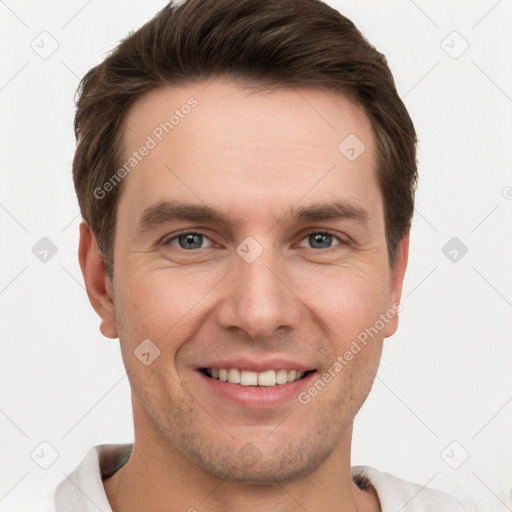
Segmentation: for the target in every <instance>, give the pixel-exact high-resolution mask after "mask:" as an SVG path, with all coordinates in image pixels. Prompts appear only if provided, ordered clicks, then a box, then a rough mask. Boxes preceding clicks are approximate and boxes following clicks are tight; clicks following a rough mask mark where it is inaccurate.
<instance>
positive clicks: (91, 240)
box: [78, 221, 118, 338]
mask: <svg viewBox="0 0 512 512" xmlns="http://www.w3.org/2000/svg"><path fill="white" fill-rule="evenodd" d="M78 260H79V262H80V268H81V269H82V275H83V276H84V281H85V288H86V290H87V295H88V297H89V301H90V303H91V305H92V307H93V308H94V310H95V311H96V313H98V315H99V316H100V318H101V323H100V331H101V333H102V334H103V336H106V337H107V338H117V337H118V333H117V327H116V320H115V318H116V317H115V306H114V299H113V292H112V285H111V282H110V279H109V277H108V275H107V272H106V270H105V264H104V262H103V258H102V257H101V253H100V251H99V249H98V245H97V243H96V238H95V236H94V234H93V232H92V231H91V228H90V227H89V225H88V224H87V222H85V221H82V222H81V223H80V244H79V248H78Z"/></svg>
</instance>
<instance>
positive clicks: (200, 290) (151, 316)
mask: <svg viewBox="0 0 512 512" xmlns="http://www.w3.org/2000/svg"><path fill="white" fill-rule="evenodd" d="M217 281H218V279H216V278H215V276H212V275H211V274H209V273H203V274H202V276H201V279H198V277H197V275H196V276H195V277H192V276H190V275H189V274H188V273H187V272H186V271H184V270H183V269H177V270H170V269H162V270H156V271H152V272H148V273H145V274H144V275H143V274H142V273H141V275H140V277H135V276H133V274H132V277H130V279H129V280H125V281H124V283H123V286H122V287H120V289H117V290H116V301H115V302H116V316H117V318H118V319H119V322H120V323H122V326H123V327H124V329H122V330H123V331H124V337H123V341H124V342H128V343H129V344H130V345H133V344H136V343H137V342H138V343H140V341H142V340H144V339H146V338H149V339H151V340H153V341H154V342H155V343H156V344H157V345H161V344H163V343H164V342H165V344H166V349H167V350H168V348H169V347H168V345H169V343H172V340H173V339H180V340H181V339H186V337H187V336H189V335H191V333H192V331H193V329H194V326H195V324H196V319H197V318H198V317H200V316H201V314H202V312H203V311H204V308H205V306H206V303H207V300H205V297H206V296H207V294H208V292H209V290H211V289H212V288H213V287H214V286H215V284H216V282H217ZM162 346H163V345H162Z"/></svg>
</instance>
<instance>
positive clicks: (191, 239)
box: [165, 231, 214, 250]
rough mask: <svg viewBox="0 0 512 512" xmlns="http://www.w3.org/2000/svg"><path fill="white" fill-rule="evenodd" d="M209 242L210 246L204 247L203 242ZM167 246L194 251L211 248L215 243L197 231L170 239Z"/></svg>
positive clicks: (166, 243)
mask: <svg viewBox="0 0 512 512" xmlns="http://www.w3.org/2000/svg"><path fill="white" fill-rule="evenodd" d="M205 241H207V242H208V244H209V245H206V246H203V242H205ZM165 245H175V246H176V245H177V246H178V247H180V248H181V249H185V250H193V249H204V248H205V247H210V246H212V245H214V244H213V242H212V241H211V240H210V239H209V238H208V237H207V236H206V235H204V234H203V233H197V232H195V231H189V232H187V233H181V234H179V235H175V236H173V237H172V238H169V240H167V242H165Z"/></svg>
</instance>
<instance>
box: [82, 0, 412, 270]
mask: <svg viewBox="0 0 512 512" xmlns="http://www.w3.org/2000/svg"><path fill="white" fill-rule="evenodd" d="M216 76H226V77H230V78H233V79H234V80H236V81H238V82H240V83H243V84H245V85H246V86H252V87H261V88H265V87H266V88H284V89H286V88H292V87H313V88H323V89H326V90H330V91H336V92H339V93H341V94H344V95H345V96H347V97H349V98H350V99H352V100H353V101H355V102H356V103H357V104H358V105H360V106H361V107H362V108H363V109H364V111H365V112H366V114H367V115H368V117H369V119H370V121H371V123H372V125H373V129H374V132H375V137H376V142H377V151H378V155H379V156H378V159H379V161H378V166H377V179H378V182H379V186H380V189H381V193H382V197H383V201H384V217H385V224H386V242H387V249H388V257H389V263H390V265H391V266H393V265H394V261H395V254H396V248H397V245H398V243H399V242H400V240H401V239H402V238H403V237H404V236H405V235H406V234H407V232H408V231H409V229H410V225H411V220H412V216H413V211H414V194H415V190H416V184H417V164H416V133H415V130H414V126H413V123H412V121H411V118H410V117H409V114H408V112H407V110H406V108H405V106H404V104H403V102H402V100H401V99H400V97H399V95H398V93H397V91H396V87H395V83H394V80H393V76H392V74H391V71H390V70H389V67H388V65H387V61H386V58H385V57H384V55H382V54H381V53H379V52H378V51H377V50H376V49H375V48H374V47H373V46H372V45H371V44H370V43H369V42H368V41H367V40H366V39H365V38H364V37H363V35H362V34H361V33H360V32H359V30H358V29H357V28H356V27H355V26H354V24H353V23H352V22H351V21H350V20H349V19H347V18H346V17H344V16H343V15H341V14H340V13H339V12H338V11H336V10H335V9H333V8H331V7H329V6H328V5H327V4H325V3H324V2H322V1H320V0H185V1H184V2H183V3H181V4H175V3H173V2H171V3H170V4H169V5H167V6H166V7H165V8H164V9H163V10H162V11H160V12H159V13H158V14H157V15H156V16H155V17H154V18H152V19H151V20H150V21H149V22H148V23H146V24H145V25H144V26H142V27H141V28H140V29H139V30H137V31H135V32H133V33H131V34H130V35H129V36H128V37H127V38H126V39H124V40H123V41H122V42H121V43H120V44H119V45H118V46H117V47H116V48H115V49H114V51H113V52H112V53H111V54H110V55H109V56H108V57H107V58H106V59H105V60H104V61H103V62H102V63H101V64H99V65H98V66H96V67H94V68H92V69H91V70H90V71H89V72H88V73H87V74H86V75H85V76H84V78H83V79H82V81H81V83H80V86H79V89H78V91H77V96H78V99H77V111H76V116H75V135H76V137H77V147H76V152H75V157H74V160H73V179H74V183H75V189H76V192H77V196H78V201H79V204H80V210H81V213H82V216H83V218H84V220H85V221H86V222H87V223H88V224H89V226H90V227H91V229H92V231H93V233H94V235H95V237H96V240H97V242H98V247H99V248H100V251H101V253H102V256H103V260H104V262H105V267H106V269H107V273H108V275H109V277H110V278H111V279H112V277H113V264H114V261H113V242H114V235H115V224H116V207H117V204H118V201H119V197H120V194H121V191H122V185H123V183H122V182H121V183H119V185H118V186H116V187H114V188H113V189H112V190H111V191H110V192H109V193H108V194H106V195H105V197H102V198H101V199H98V198H97V194H96V193H95V190H98V188H101V187H103V185H104V184H105V183H106V182H107V181H108V180H109V178H110V177H111V176H113V175H114V173H115V171H116V169H118V167H119V166H120V162H121V161H122V156H123V155H122V153H123V144H122V140H123V124H124V121H125V119H126V115H127V112H128V110H129V108H130V107H131V106H132V105H133V103H134V102H135V101H136V100H137V99H138V98H140V97H141V96H142V95H143V94H144V93H147V92H148V91H151V90H154V89H156V88H159V87H164V86H181V85H186V84H190V83H192V82H196V81H200V80H207V79H210V78H213V77H216ZM340 142H341V141H340Z"/></svg>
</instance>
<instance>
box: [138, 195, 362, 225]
mask: <svg viewBox="0 0 512 512" xmlns="http://www.w3.org/2000/svg"><path fill="white" fill-rule="evenodd" d="M369 218H370V216H369V213H368V212H367V211H366V210H365V209H363V208H361V207H360V206H358V205H356V204H354V203H352V202H348V201H334V202H329V203H322V204H312V205H309V206H302V207H292V208H291V209H290V210H289V211H288V213H287V214H286V215H285V216H284V217H283V219H292V220H296V221H309V222H327V221H339V220H352V221H356V222H358V223H361V224H367V223H368V221H369ZM175 221H188V222H210V223H217V224H221V225H224V226H229V225H230V224H234V222H233V220H232V217H231V215H229V213H224V212H223V211H222V210H220V209H218V208H215V207H211V206H206V205H200V204H192V203H180V202H175V201H161V202H159V203H157V204H155V205H153V206H150V207H149V208H147V209H146V210H144V212H143V214H142V216H141V218H140V220H139V223H138V229H139V231H141V232H145V231H151V230H152V229H154V228H157V227H159V226H162V225H165V224H169V223H171V222H175Z"/></svg>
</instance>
